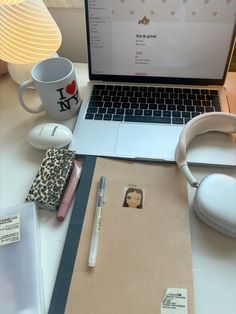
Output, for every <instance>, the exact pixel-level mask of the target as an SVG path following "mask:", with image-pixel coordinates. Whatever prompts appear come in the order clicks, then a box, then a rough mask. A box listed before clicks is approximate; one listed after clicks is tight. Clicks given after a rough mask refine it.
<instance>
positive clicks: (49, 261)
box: [0, 64, 236, 314]
mask: <svg viewBox="0 0 236 314" xmlns="http://www.w3.org/2000/svg"><path fill="white" fill-rule="evenodd" d="M76 75H77V78H78V84H79V88H80V92H81V95H82V96H83V93H84V87H85V86H86V84H87V81H88V73H87V64H76ZM226 88H227V93H228V98H229V101H230V104H231V110H232V112H234V113H236V73H229V74H228V78H227V81H226ZM26 97H27V98H28V100H29V101H31V103H38V101H39V100H38V98H37V97H36V96H35V91H34V90H28V91H27V92H26ZM45 121H47V122H49V120H48V118H47V116H46V115H45V114H44V113H40V114H30V113H28V112H26V111H25V110H24V109H23V108H22V107H21V106H20V104H19V102H18V100H17V84H16V83H14V82H13V81H12V79H11V78H10V77H9V75H5V76H3V77H2V78H0V134H1V136H0V208H3V207H9V206H15V205H18V204H21V203H23V202H24V200H25V197H26V195H27V192H28V190H29V188H30V186H31V183H32V181H33V179H34V176H35V174H36V172H37V170H38V168H39V165H40V163H41V161H42V159H43V157H44V152H42V151H39V150H36V149H34V148H32V147H30V146H29V145H28V143H27V141H26V136H27V134H28V132H29V131H30V129H31V128H32V127H33V126H35V125H37V124H39V123H42V122H45ZM74 122H75V120H74V119H71V120H69V121H67V122H66V123H65V124H66V125H67V126H69V127H71V128H72V127H73V125H74ZM191 168H192V171H193V172H194V174H195V175H196V176H197V177H199V178H202V177H203V176H204V175H206V174H207V173H212V172H217V171H218V172H219V171H220V172H223V173H227V174H230V175H232V174H233V175H234V176H235V177H236V169H226V168H221V169H215V168H213V167H202V166H201V167H200V166H192V167H191ZM188 192H189V202H190V207H191V202H192V196H193V190H192V189H191V188H188ZM70 214H71V211H70V212H69V214H68V215H67V217H66V219H65V221H64V222H63V223H58V222H57V221H56V218H55V213H53V212H51V211H47V210H40V211H39V219H40V233H41V251H42V259H41V261H42V268H43V279H44V293H45V303H46V309H48V308H49V305H50V299H51V295H52V291H53V287H54V283H55V279H56V275H57V269H58V266H59V262H60V257H61V253H62V249H63V245H64V240H65V236H66V231H67V227H68V223H69V219H70ZM190 219H191V238H192V251H193V252H192V255H193V281H194V282H193V283H194V296H195V312H196V314H235V313H236V297H235V296H236V240H233V239H231V238H228V237H226V236H224V235H222V234H220V233H218V232H216V231H214V230H213V229H211V228H209V227H208V226H206V225H205V224H203V223H202V222H200V221H199V220H198V219H197V218H196V217H195V215H194V214H193V213H192V210H190Z"/></svg>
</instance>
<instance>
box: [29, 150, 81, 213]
mask: <svg viewBox="0 0 236 314" xmlns="http://www.w3.org/2000/svg"><path fill="white" fill-rule="evenodd" d="M74 158H75V153H74V152H72V151H69V150H67V149H56V148H50V149H48V150H47V152H46V156H45V158H44V159H43V161H42V163H41V166H40V168H39V171H38V173H37V175H36V177H35V179H34V182H33V184H32V185H31V188H30V190H29V193H28V195H27V197H26V201H33V202H35V203H36V204H37V206H38V207H39V208H45V209H51V210H56V209H57V208H58V206H59V205H60V201H61V198H62V196H63V193H64V191H65V188H66V185H67V182H68V180H69V177H70V174H71V171H72V168H73V160H74Z"/></svg>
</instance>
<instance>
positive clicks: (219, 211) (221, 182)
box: [175, 112, 236, 238]
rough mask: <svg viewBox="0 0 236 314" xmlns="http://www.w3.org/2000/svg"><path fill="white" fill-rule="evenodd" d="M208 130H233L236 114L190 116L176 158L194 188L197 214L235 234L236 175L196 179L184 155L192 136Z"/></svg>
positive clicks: (224, 230) (213, 225)
mask: <svg viewBox="0 0 236 314" xmlns="http://www.w3.org/2000/svg"><path fill="white" fill-rule="evenodd" d="M210 131H219V132H224V133H229V134H231V133H236V115H234V114H230V113H221V112H214V113H206V114H202V115H199V116H197V117H195V118H193V119H192V120H190V121H189V122H188V123H187V124H186V126H185V127H184V128H183V130H182V132H181V134H180V139H179V143H178V145H177V147H176V156H175V159H176V162H177V165H178V167H179V168H180V169H181V171H182V172H183V174H184V176H185V178H186V180H187V181H188V182H189V184H190V185H191V186H192V187H195V188H196V189H197V190H196V193H195V196H194V200H193V207H194V210H195V212H196V214H197V215H198V217H199V218H200V219H202V220H203V221H204V222H205V223H207V224H208V225H210V226H211V227H213V228H215V229H217V230H218V231H220V232H222V233H225V234H227V235H229V236H231V237H234V238H236V178H234V177H231V176H227V175H224V174H220V173H218V174H217V173H215V174H210V175H208V176H206V177H205V178H204V179H203V180H202V181H201V182H200V183H199V182H198V181H197V180H196V179H195V178H194V176H193V174H192V173H191V171H190V169H189V167H188V163H187V159H186V148H187V146H188V144H189V143H190V142H191V141H192V139H193V138H195V137H196V136H197V135H200V134H203V133H206V132H210Z"/></svg>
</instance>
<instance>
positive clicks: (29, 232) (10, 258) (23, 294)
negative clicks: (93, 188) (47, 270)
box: [0, 202, 45, 314]
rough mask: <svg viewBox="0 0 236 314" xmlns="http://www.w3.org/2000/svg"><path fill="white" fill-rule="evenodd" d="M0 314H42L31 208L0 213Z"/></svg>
mask: <svg viewBox="0 0 236 314" xmlns="http://www.w3.org/2000/svg"><path fill="white" fill-rule="evenodd" d="M0 287H1V289H0V304H1V310H0V311H1V314H16V313H17V314H42V313H45V306H44V298H43V285H42V269H41V261H40V237H39V224H38V217H37V211H36V207H35V204H34V203H33V202H29V203H24V204H21V205H19V206H15V207H9V208H2V209H0Z"/></svg>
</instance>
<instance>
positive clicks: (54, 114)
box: [18, 57, 80, 120]
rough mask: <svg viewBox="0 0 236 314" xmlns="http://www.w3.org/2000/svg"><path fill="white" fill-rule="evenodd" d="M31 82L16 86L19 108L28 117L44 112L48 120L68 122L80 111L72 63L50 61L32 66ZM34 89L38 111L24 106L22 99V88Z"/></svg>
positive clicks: (66, 60)
mask: <svg viewBox="0 0 236 314" xmlns="http://www.w3.org/2000/svg"><path fill="white" fill-rule="evenodd" d="M31 76H32V80H31V81H26V82H24V83H22V84H21V85H20V86H19V89H18V98H19V101H20V104H21V105H22V107H23V108H24V109H25V110H27V111H28V112H31V113H38V112H42V111H45V112H46V113H47V115H48V116H49V117H50V118H51V119H55V120H67V119H70V118H72V117H74V116H75V115H76V114H77V113H78V110H79V106H80V95H79V90H78V86H77V82H76V77H75V71H74V66H73V63H72V62H71V61H70V60H68V59H66V58H61V57H58V58H50V59H47V60H43V61H41V62H39V63H37V64H35V65H34V66H33V68H32V70H31ZM30 86H31V87H32V86H34V87H35V88H36V90H37V92H38V94H39V96H40V99H41V101H42V104H41V105H39V106H38V107H37V108H32V107H30V106H29V105H27V104H26V103H25V101H24V99H23V92H24V90H25V88H27V87H30Z"/></svg>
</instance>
